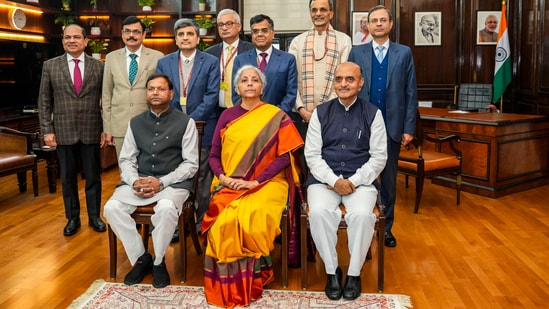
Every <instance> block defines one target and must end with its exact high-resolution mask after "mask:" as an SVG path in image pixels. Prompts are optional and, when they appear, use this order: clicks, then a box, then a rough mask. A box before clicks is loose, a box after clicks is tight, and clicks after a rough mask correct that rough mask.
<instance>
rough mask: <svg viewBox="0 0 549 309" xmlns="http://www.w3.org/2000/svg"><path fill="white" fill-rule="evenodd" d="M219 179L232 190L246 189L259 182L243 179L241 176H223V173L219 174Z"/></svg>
mask: <svg viewBox="0 0 549 309" xmlns="http://www.w3.org/2000/svg"><path fill="white" fill-rule="evenodd" d="M219 181H220V182H221V184H222V185H224V186H225V187H227V188H229V189H232V190H248V189H251V188H253V187H255V186H257V185H259V182H258V181H257V180H244V179H242V178H233V177H229V176H225V174H220V175H219Z"/></svg>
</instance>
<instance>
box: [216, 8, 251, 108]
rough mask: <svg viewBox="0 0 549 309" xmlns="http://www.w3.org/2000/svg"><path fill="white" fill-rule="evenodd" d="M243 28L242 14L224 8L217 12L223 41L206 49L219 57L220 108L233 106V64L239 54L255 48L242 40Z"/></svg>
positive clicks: (218, 28)
mask: <svg viewBox="0 0 549 309" xmlns="http://www.w3.org/2000/svg"><path fill="white" fill-rule="evenodd" d="M240 29H242V24H241V23H240V15H238V13H237V12H236V11H234V10H231V9H224V10H221V11H220V12H219V13H217V31H218V32H219V37H220V38H221V39H222V40H223V42H221V43H219V44H216V45H214V46H211V47H209V48H208V49H206V50H205V52H207V53H208V54H210V55H214V56H216V57H217V58H219V72H220V74H221V82H220V84H219V108H220V110H221V111H223V110H224V109H226V108H229V107H231V106H233V100H232V90H231V89H233V81H232V76H233V66H234V60H235V58H236V56H238V54H242V53H244V52H247V51H248V50H251V49H253V48H254V45H253V44H252V43H250V42H246V41H243V40H240V38H239V37H238V34H239V33H240Z"/></svg>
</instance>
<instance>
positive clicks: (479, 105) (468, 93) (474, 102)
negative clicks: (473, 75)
mask: <svg viewBox="0 0 549 309" xmlns="http://www.w3.org/2000/svg"><path fill="white" fill-rule="evenodd" d="M491 103H492V84H461V85H460V86H459V92H458V102H457V109H459V110H466V111H475V112H476V111H478V110H480V109H482V110H483V109H484V108H485V107H486V105H488V104H491Z"/></svg>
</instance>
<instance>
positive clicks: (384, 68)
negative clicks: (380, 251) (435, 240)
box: [349, 5, 417, 247]
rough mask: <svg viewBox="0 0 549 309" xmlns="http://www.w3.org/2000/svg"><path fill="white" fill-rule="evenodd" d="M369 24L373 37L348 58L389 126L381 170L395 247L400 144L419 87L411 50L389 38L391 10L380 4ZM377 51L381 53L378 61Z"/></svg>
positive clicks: (388, 242)
mask: <svg viewBox="0 0 549 309" xmlns="http://www.w3.org/2000/svg"><path fill="white" fill-rule="evenodd" d="M368 27H369V30H370V34H371V35H372V36H373V38H374V40H373V41H372V42H370V43H367V44H363V45H357V46H353V48H352V49H351V53H350V55H349V61H352V62H355V63H357V64H358V65H359V66H360V67H361V68H362V74H363V76H364V77H365V81H366V82H365V84H364V87H362V90H361V91H360V93H359V96H360V97H362V98H363V99H366V100H367V101H369V102H371V103H373V104H374V105H375V106H377V107H378V108H379V109H380V110H381V112H382V114H383V118H384V120H385V126H386V128H387V136H388V138H387V155H388V157H387V164H386V165H385V169H384V170H383V172H382V173H381V200H382V202H383V204H384V205H385V215H386V217H387V224H386V226H385V246H387V247H395V246H396V238H395V237H394V236H393V234H392V232H391V228H392V226H393V221H394V207H395V200H396V175H397V171H398V156H399V154H400V146H401V145H407V144H408V143H409V142H410V141H411V140H412V139H413V136H414V133H415V129H416V112H417V88H416V72H415V69H414V59H413V57H412V51H411V50H410V48H409V47H408V46H404V45H400V44H397V43H394V42H391V41H390V40H389V33H390V32H391V29H392V27H393V18H392V14H391V11H389V10H388V9H386V8H385V7H384V6H383V5H377V6H374V7H372V8H371V9H370V11H369V12H368ZM378 53H381V55H380V56H379V59H381V60H378Z"/></svg>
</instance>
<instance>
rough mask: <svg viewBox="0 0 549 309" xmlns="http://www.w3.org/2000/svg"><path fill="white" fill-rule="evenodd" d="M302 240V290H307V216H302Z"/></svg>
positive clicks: (300, 232)
mask: <svg viewBox="0 0 549 309" xmlns="http://www.w3.org/2000/svg"><path fill="white" fill-rule="evenodd" d="M300 220H301V221H300V222H299V223H300V227H299V228H300V231H299V234H300V236H299V237H300V240H301V246H300V247H301V288H302V289H303V290H306V289H307V225H308V224H307V223H308V221H309V220H308V216H307V214H303V213H302V214H301V216H300Z"/></svg>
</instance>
